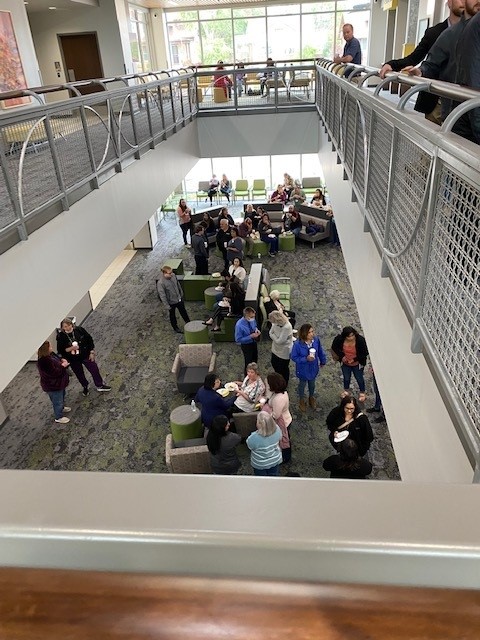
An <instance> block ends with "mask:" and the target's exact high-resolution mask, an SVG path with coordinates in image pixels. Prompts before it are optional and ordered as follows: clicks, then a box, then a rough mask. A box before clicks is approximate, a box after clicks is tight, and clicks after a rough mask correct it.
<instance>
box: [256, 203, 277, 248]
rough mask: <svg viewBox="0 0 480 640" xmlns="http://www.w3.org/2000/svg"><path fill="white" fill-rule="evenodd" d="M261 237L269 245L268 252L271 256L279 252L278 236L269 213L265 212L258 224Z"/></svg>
mask: <svg viewBox="0 0 480 640" xmlns="http://www.w3.org/2000/svg"><path fill="white" fill-rule="evenodd" d="M258 231H259V233H260V238H261V239H262V241H263V242H265V243H266V244H267V245H268V253H269V255H270V256H271V257H273V256H275V255H276V254H277V253H278V238H277V236H276V234H275V232H274V229H273V227H272V223H271V222H270V218H269V216H268V213H264V214H263V216H262V220H261V222H259V224H258Z"/></svg>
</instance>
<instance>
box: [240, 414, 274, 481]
mask: <svg viewBox="0 0 480 640" xmlns="http://www.w3.org/2000/svg"><path fill="white" fill-rule="evenodd" d="M281 438H282V431H281V429H280V427H279V426H278V425H277V424H275V421H274V419H273V418H272V416H270V415H268V413H266V412H265V411H260V413H259V414H258V417H257V430H256V431H254V432H253V433H251V434H250V435H249V436H248V438H247V447H248V448H249V449H250V451H251V454H250V464H251V465H252V467H253V473H254V474H255V475H256V476H278V465H279V464H280V463H281V461H282V452H281V450H280V446H279V443H280V440H281Z"/></svg>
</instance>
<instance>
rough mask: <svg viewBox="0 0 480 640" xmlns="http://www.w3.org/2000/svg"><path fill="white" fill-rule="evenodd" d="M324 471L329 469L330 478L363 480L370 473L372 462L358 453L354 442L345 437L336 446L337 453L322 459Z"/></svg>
mask: <svg viewBox="0 0 480 640" xmlns="http://www.w3.org/2000/svg"><path fill="white" fill-rule="evenodd" d="M323 468H324V469H325V471H330V478H345V479H348V480H365V478H366V477H367V476H368V475H370V474H371V473H372V468H373V467H372V463H371V462H369V461H368V460H365V459H364V458H360V456H359V455H358V447H357V445H356V443H355V442H354V441H353V440H351V439H350V438H347V439H346V440H344V441H343V442H341V443H340V444H339V446H338V455H336V456H330V457H328V458H327V459H326V460H324V461H323Z"/></svg>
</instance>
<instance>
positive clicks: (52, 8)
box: [48, 7, 57, 11]
mask: <svg viewBox="0 0 480 640" xmlns="http://www.w3.org/2000/svg"><path fill="white" fill-rule="evenodd" d="M48 8H49V9H50V11H55V9H56V8H57V7H48Z"/></svg>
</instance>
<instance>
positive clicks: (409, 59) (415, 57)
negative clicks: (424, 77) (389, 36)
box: [380, 0, 465, 124]
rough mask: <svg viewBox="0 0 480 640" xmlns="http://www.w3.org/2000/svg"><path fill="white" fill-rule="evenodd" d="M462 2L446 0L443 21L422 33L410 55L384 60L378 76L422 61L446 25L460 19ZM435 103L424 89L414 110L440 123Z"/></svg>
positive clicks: (460, 0) (382, 76)
mask: <svg viewBox="0 0 480 640" xmlns="http://www.w3.org/2000/svg"><path fill="white" fill-rule="evenodd" d="M464 2H465V0H448V3H447V4H448V8H449V10H450V14H449V16H448V18H447V19H446V20H444V21H443V22H439V23H438V24H436V25H434V26H433V27H430V28H429V29H427V30H426V31H425V33H424V35H423V38H422V39H421V40H420V42H419V43H418V46H417V47H416V48H415V49H414V50H413V51H412V53H411V54H410V55H408V56H406V57H405V58H399V59H397V60H389V61H388V62H385V63H384V64H383V66H382V68H381V69H380V77H381V78H384V77H385V75H386V74H387V73H389V72H390V71H401V70H402V69H404V68H405V67H410V66H416V65H417V64H419V63H420V62H422V60H424V59H425V58H426V56H427V54H428V52H429V51H430V49H431V48H432V47H433V45H434V44H435V42H436V40H437V38H438V37H439V36H440V34H441V33H443V32H444V31H445V29H447V28H448V27H450V26H452V25H454V24H457V22H458V21H459V20H460V18H461V17H462V14H463V10H464V8H465V4H464ZM437 103H438V97H437V96H435V95H433V94H431V93H428V92H426V91H421V92H420V93H419V95H418V98H417V102H416V104H415V111H419V112H420V113H424V114H425V117H426V118H428V119H429V120H432V121H433V122H437V124H440V122H438V121H437V115H436V114H435V111H436V107H437ZM430 114H432V115H430ZM433 114H435V115H433ZM439 115H440V114H438V116H439Z"/></svg>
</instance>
